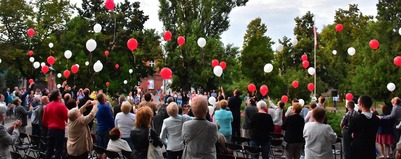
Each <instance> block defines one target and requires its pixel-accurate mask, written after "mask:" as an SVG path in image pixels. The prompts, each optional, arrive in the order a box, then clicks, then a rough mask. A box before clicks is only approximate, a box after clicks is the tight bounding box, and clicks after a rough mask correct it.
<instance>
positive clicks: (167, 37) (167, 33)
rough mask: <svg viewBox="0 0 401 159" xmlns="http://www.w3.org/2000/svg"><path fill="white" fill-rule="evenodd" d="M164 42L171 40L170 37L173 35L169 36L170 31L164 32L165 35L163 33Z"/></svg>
mask: <svg viewBox="0 0 401 159" xmlns="http://www.w3.org/2000/svg"><path fill="white" fill-rule="evenodd" d="M163 37H164V40H166V41H170V40H171V37H173V34H171V32H170V31H166V32H165V33H164V36H163Z"/></svg>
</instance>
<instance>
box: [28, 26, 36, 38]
mask: <svg viewBox="0 0 401 159" xmlns="http://www.w3.org/2000/svg"><path fill="white" fill-rule="evenodd" d="M27 33H28V36H29V37H32V36H33V35H34V34H35V30H33V29H32V28H29V29H28V31H27Z"/></svg>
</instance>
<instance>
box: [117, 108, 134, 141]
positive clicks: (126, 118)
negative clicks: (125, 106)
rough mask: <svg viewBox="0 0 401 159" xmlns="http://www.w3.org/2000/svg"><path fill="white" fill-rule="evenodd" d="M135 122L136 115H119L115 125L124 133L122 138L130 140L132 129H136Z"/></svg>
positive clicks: (121, 113)
mask: <svg viewBox="0 0 401 159" xmlns="http://www.w3.org/2000/svg"><path fill="white" fill-rule="evenodd" d="M134 122H135V114H133V113H128V114H124V113H123V112H120V113H117V115H116V120H115V125H116V127H118V128H120V130H121V133H122V136H121V137H122V138H129V136H130V134H131V129H132V128H133V127H134Z"/></svg>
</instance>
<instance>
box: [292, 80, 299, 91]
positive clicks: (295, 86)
mask: <svg viewBox="0 0 401 159" xmlns="http://www.w3.org/2000/svg"><path fill="white" fill-rule="evenodd" d="M298 86H299V83H298V81H292V87H294V88H295V89H296V88H298Z"/></svg>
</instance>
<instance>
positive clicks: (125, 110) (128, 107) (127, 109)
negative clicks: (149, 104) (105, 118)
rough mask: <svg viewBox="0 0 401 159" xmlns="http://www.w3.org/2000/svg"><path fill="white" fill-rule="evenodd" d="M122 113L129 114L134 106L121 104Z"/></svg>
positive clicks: (125, 103)
mask: <svg viewBox="0 0 401 159" xmlns="http://www.w3.org/2000/svg"><path fill="white" fill-rule="evenodd" d="M120 109H121V112H123V113H124V114H128V113H129V112H130V111H131V109H132V105H131V103H129V102H123V104H121V107H120Z"/></svg>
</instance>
